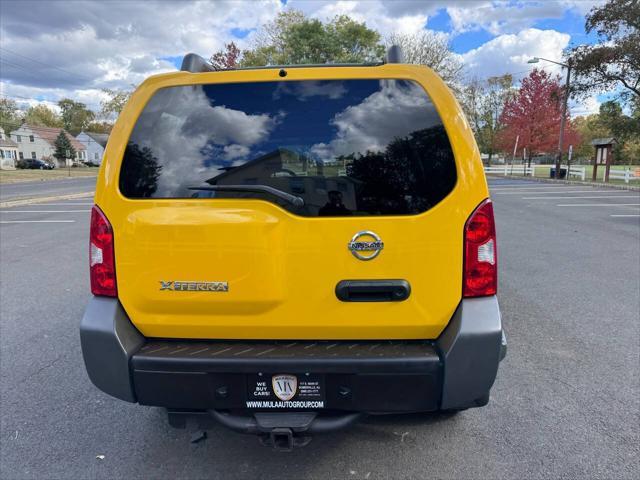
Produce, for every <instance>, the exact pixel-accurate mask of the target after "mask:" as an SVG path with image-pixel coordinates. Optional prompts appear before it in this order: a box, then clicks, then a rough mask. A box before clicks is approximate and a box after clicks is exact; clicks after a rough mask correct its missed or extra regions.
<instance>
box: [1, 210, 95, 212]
mask: <svg viewBox="0 0 640 480" xmlns="http://www.w3.org/2000/svg"><path fill="white" fill-rule="evenodd" d="M89 212H91V210H0V213H89Z"/></svg>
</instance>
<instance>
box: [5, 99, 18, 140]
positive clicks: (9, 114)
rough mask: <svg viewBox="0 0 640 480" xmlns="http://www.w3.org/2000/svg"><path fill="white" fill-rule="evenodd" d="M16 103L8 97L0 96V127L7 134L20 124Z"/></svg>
mask: <svg viewBox="0 0 640 480" xmlns="http://www.w3.org/2000/svg"><path fill="white" fill-rule="evenodd" d="M20 120H21V119H20V116H19V115H18V104H17V103H16V102H15V101H14V100H11V99H10V98H0V127H2V129H3V130H4V132H5V133H6V134H7V135H9V133H10V132H12V131H13V130H15V129H16V128H18V127H19V126H20Z"/></svg>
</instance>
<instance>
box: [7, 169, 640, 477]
mask: <svg viewBox="0 0 640 480" xmlns="http://www.w3.org/2000/svg"><path fill="white" fill-rule="evenodd" d="M490 183H491V185H492V196H493V199H494V202H495V211H496V215H497V223H498V236H499V238H498V241H499V243H498V246H499V262H500V264H499V266H500V291H499V299H500V303H501V308H502V313H503V317H504V323H505V329H506V332H507V336H508V341H509V352H508V355H507V358H506V360H505V361H504V362H503V363H502V365H501V367H500V371H499V373H498V379H497V381H496V384H495V386H494V389H493V391H492V398H491V402H490V403H489V405H488V406H487V407H485V408H481V409H474V410H468V411H465V412H462V413H460V414H458V415H454V416H446V415H409V416H389V417H376V418H370V419H367V420H366V421H364V422H362V423H360V424H358V425H356V426H355V427H353V428H351V429H349V430H346V431H343V432H338V433H333V434H327V435H318V436H317V437H316V438H314V440H313V441H312V442H311V444H310V445H309V446H308V447H306V448H304V449H301V450H297V451H294V452H292V453H288V454H282V453H276V452H273V451H271V450H269V449H267V448H265V447H262V446H260V445H259V444H258V441H257V440H256V439H255V438H253V437H250V436H242V435H239V434H236V433H232V432H229V431H227V430H225V429H224V428H222V427H220V428H215V429H214V430H211V431H209V432H208V439H207V440H205V441H202V442H199V443H196V444H192V443H190V441H189V440H190V436H191V433H192V430H191V429H187V430H173V429H171V428H170V427H169V426H168V425H167V423H166V420H165V416H164V414H163V412H162V411H161V410H159V409H153V408H146V407H140V406H138V405H133V404H128V403H124V402H121V401H118V400H115V399H112V398H110V397H108V396H107V395H104V394H102V393H101V392H100V391H98V390H97V389H96V388H95V387H94V386H93V385H92V384H91V382H90V381H89V379H88V378H87V375H86V373H85V371H84V365H83V363H82V356H81V352H80V345H79V338H78V337H79V336H78V324H79V321H80V318H81V316H82V313H83V310H84V307H85V305H86V302H87V299H88V296H89V291H88V274H87V233H88V219H89V216H88V210H89V209H90V205H88V204H87V202H90V200H84V201H83V200H74V201H67V202H63V203H64V205H47V204H41V205H37V206H36V205H33V206H28V207H16V208H13V209H2V211H0V261H1V262H0V478H2V479H31V478H47V479H48V478H60V479H80V478H105V479H107V478H108V479H114V478H127V479H137V478H141V479H147V478H171V479H174V478H190V479H193V478H251V479H255V478H278V479H284V478H295V479H299V478H317V479H327V478H348V479H361V478H364V479H388V478H431V477H433V478H483V479H484V478H513V479H522V478H560V477H561V478H634V479H635V478H640V463H639V462H640V460H639V458H640V455H639V453H640V452H639V449H640V447H639V445H640V436H639V430H640V427H639V425H640V373H639V372H640V367H639V365H640V218H639V217H638V214H639V213H640V208H638V206H636V205H635V204H640V202H638V201H636V200H635V199H634V198H626V199H616V198H607V197H616V196H617V195H635V193H631V194H630V193H629V192H624V191H622V192H619V191H613V190H610V191H609V192H612V193H607V192H606V191H605V192H600V191H597V190H598V189H592V188H591V187H578V188H576V187H575V186H571V187H569V186H562V185H549V184H539V183H533V182H523V181H517V180H502V179H495V180H491V182H490ZM581 191H586V193H581ZM592 191H593V192H594V193H593V195H592V194H591V193H590V192H592ZM574 192H575V193H574ZM599 195H601V196H602V198H595V199H593V198H590V199H586V200H581V199H580V198H579V197H580V196H587V197H594V196H595V197H598V196H599ZM556 197H561V199H556ZM587 203H588V204H593V203H596V204H598V205H600V207H583V206H581V205H582V204H587ZM559 205H572V207H562V206H559ZM25 210H32V211H33V212H32V213H19V212H23V211H25ZM47 210H51V212H49V213H47ZM42 211H45V212H44V213H42ZM54 212H67V213H54ZM4 222H10V223H4ZM20 222H28V223H20ZM34 222H36V223H34ZM43 222H51V223H43ZM102 455H104V458H103V459H99V458H96V457H97V456H102Z"/></svg>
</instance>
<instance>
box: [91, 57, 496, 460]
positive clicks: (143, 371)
mask: <svg viewBox="0 0 640 480" xmlns="http://www.w3.org/2000/svg"><path fill="white" fill-rule="evenodd" d="M182 70H185V71H186V72H190V73H186V74H185V72H184V71H183V72H180V73H168V74H163V75H157V76H153V77H151V78H149V79H147V80H146V81H145V82H144V83H143V84H142V85H141V86H140V87H139V88H138V89H137V90H136V91H135V93H134V94H133V95H132V97H131V100H130V101H129V103H128V105H127V107H126V108H125V109H124V110H123V112H122V113H121V115H120V116H119V118H118V120H117V125H116V126H115V128H114V129H113V133H112V135H111V137H110V139H109V145H108V148H107V149H106V151H105V157H104V168H103V169H102V170H101V173H100V175H99V176H98V181H97V186H96V194H95V206H94V207H93V209H92V214H91V227H90V245H89V248H90V256H89V266H90V267H89V268H90V279H91V291H92V293H93V295H94V296H93V298H92V299H91V300H90V302H89V305H88V307H87V309H86V312H85V315H84V317H83V319H82V322H81V327H80V338H81V343H82V351H83V356H84V361H85V365H86V369H87V371H88V374H89V377H90V378H91V380H92V381H93V383H94V384H95V385H96V386H97V387H98V388H100V389H102V390H103V391H104V392H106V393H108V394H110V395H112V396H114V397H117V398H120V399H122V400H125V401H128V402H137V403H139V404H141V405H150V406H159V407H164V408H166V409H167V412H168V416H169V422H170V424H171V425H173V426H178V427H184V425H185V421H186V418H188V417H190V416H193V417H195V418H198V419H200V420H201V424H202V425H203V426H206V425H207V424H208V422H209V421H210V420H212V419H213V420H216V421H218V422H219V423H221V424H222V425H225V426H227V427H229V428H232V429H234V430H237V431H239V432H244V433H251V434H256V435H258V436H260V438H261V439H262V440H263V442H264V443H266V444H268V445H272V446H274V447H275V448H277V449H285V450H287V449H291V448H292V447H294V446H300V445H304V444H306V443H307V442H308V440H309V436H310V435H311V434H313V433H318V432H325V431H329V430H334V429H338V428H343V427H347V426H348V425H350V424H352V423H354V422H355V421H357V420H358V419H360V418H361V417H362V416H363V415H366V414H384V413H400V412H432V411H447V412H456V411H460V410H465V409H468V408H471V407H481V406H483V405H486V404H487V402H488V401H489V392H490V389H491V387H492V385H493V383H494V380H495V378H496V375H497V371H498V365H499V363H500V361H501V360H502V359H503V358H504V356H505V354H506V340H505V336H504V333H503V329H502V323H501V318H500V309H499V306H498V300H497V298H496V291H497V283H498V279H497V272H498V270H497V251H496V231H495V224H494V216H493V206H492V203H491V200H490V199H489V191H488V188H487V183H486V179H485V176H484V171H483V168H482V162H481V160H480V153H479V151H478V148H477V147H476V143H475V141H474V138H473V134H472V131H471V129H470V128H469V126H468V124H467V123H466V121H465V120H464V115H463V113H462V110H461V109H460V107H459V104H458V103H457V102H456V101H455V99H454V97H453V94H452V93H451V91H450V90H449V89H448V88H447V87H446V86H445V84H444V83H443V81H442V80H441V79H440V78H439V77H438V76H437V75H436V74H435V73H434V72H433V71H432V70H430V69H429V68H426V67H424V66H417V65H404V64H395V63H392V62H387V63H384V64H383V63H381V64H366V65H357V66H354V65H347V66H340V65H326V66H312V67H304V68H297V67H293V66H292V67H290V66H283V67H268V68H256V69H241V70H233V69H231V70H224V71H213V70H212V68H211V67H210V66H208V64H207V62H206V61H204V60H203V59H202V58H200V57H198V56H196V55H193V54H190V55H188V56H187V57H185V59H184V61H183V67H182ZM318 79H321V80H318Z"/></svg>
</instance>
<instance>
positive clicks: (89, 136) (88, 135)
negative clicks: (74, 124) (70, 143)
mask: <svg viewBox="0 0 640 480" xmlns="http://www.w3.org/2000/svg"><path fill="white" fill-rule="evenodd" d="M76 140H78V141H79V142H80V143H82V144H83V145H84V146H85V148H86V149H87V159H86V161H87V162H91V163H95V164H96V165H100V164H101V163H102V155H103V154H104V147H106V145H107V140H109V134H107V133H93V132H80V133H79V134H78V135H77V136H76Z"/></svg>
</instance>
